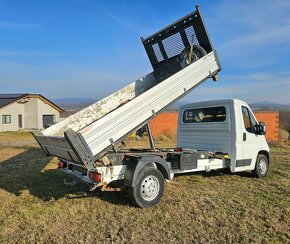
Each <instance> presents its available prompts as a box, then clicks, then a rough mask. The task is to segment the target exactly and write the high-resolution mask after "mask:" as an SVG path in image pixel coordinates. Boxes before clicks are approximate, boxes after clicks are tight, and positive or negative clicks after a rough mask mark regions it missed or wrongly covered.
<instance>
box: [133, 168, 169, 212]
mask: <svg viewBox="0 0 290 244" xmlns="http://www.w3.org/2000/svg"><path fill="white" fill-rule="evenodd" d="M163 192H164V177H163V175H162V174H161V172H160V171H159V170H157V169H155V168H152V167H145V168H144V169H143V170H142V171H141V172H140V174H139V175H138V177H137V182H136V185H135V187H129V198H130V199H131V201H132V202H133V204H134V205H136V206H138V207H140V208H149V207H152V206H154V205H156V204H157V203H159V201H160V199H161V198H162V195H163Z"/></svg>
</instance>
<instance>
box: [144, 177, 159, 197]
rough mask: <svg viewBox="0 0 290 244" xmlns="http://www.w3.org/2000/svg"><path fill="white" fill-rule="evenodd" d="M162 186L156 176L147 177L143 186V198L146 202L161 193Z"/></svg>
mask: <svg viewBox="0 0 290 244" xmlns="http://www.w3.org/2000/svg"><path fill="white" fill-rule="evenodd" d="M159 189H160V184H159V181H158V179H157V178H156V177H155V176H154V175H149V176H147V177H146V178H145V179H144V180H143V181H142V184H141V196H142V198H143V199H144V200H146V201H151V200H153V199H154V198H155V197H156V196H157V195H158V192H159Z"/></svg>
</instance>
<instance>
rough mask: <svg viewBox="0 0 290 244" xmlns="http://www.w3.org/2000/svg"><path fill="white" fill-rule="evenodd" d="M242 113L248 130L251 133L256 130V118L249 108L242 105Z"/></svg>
mask: <svg viewBox="0 0 290 244" xmlns="http://www.w3.org/2000/svg"><path fill="white" fill-rule="evenodd" d="M242 114H243V119H244V125H245V129H246V131H248V132H250V133H255V132H256V124H257V122H256V120H255V118H254V116H253V115H252V113H251V112H250V111H249V109H248V108H246V107H244V106H243V107H242Z"/></svg>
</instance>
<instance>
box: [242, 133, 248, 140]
mask: <svg viewBox="0 0 290 244" xmlns="http://www.w3.org/2000/svg"><path fill="white" fill-rule="evenodd" d="M246 140H247V134H246V132H244V133H243V141H246Z"/></svg>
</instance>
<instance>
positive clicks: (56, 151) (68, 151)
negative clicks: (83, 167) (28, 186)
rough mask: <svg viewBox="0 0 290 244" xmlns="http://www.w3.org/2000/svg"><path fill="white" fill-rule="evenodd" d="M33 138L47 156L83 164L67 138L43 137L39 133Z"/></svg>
mask: <svg viewBox="0 0 290 244" xmlns="http://www.w3.org/2000/svg"><path fill="white" fill-rule="evenodd" d="M33 136H34V138H35V139H36V141H37V142H38V144H39V145H40V147H41V148H42V150H43V151H44V153H45V154H46V155H47V156H56V157H58V158H62V159H67V160H70V161H73V162H75V163H81V162H82V160H81V158H80V157H79V156H78V154H77V153H76V152H75V150H74V149H73V148H72V146H71V144H70V143H69V141H68V140H67V138H65V137H53V136H43V135H42V134H41V133H37V132H33Z"/></svg>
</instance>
